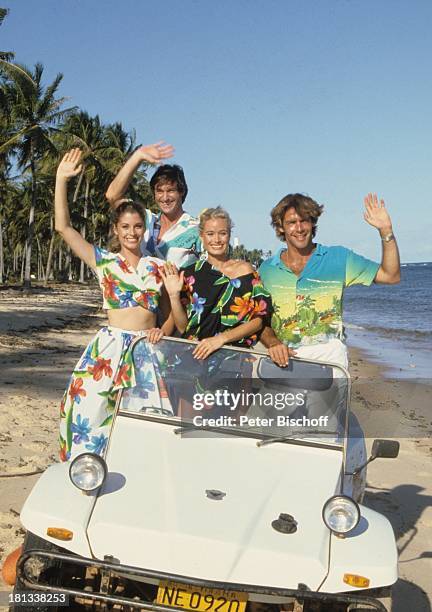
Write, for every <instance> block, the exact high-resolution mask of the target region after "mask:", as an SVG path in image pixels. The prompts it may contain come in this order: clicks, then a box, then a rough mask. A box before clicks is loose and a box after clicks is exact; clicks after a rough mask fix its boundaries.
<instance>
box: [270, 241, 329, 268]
mask: <svg viewBox="0 0 432 612" xmlns="http://www.w3.org/2000/svg"><path fill="white" fill-rule="evenodd" d="M285 250H286V246H283V247H281V248H280V249H278V251H277V252H276V253H275V254H274V255H273V256H272V257H270V259H269V260H268V263H269V265H270V266H274V267H276V268H284V269H287V268H286V266H285V265H284V264H283V263H282V261H281V253H282V251H285ZM327 252H328V247H326V246H324V245H323V244H320V243H319V242H317V243H316V247H315V250H314V252H313V253H312V257H322V256H323V255H325V254H326V253H327ZM312 257H311V259H312Z"/></svg>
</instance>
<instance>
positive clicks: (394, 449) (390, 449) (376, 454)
mask: <svg viewBox="0 0 432 612" xmlns="http://www.w3.org/2000/svg"><path fill="white" fill-rule="evenodd" d="M399 447H400V444H399V442H398V441H397V440H374V441H373V444H372V452H371V456H370V457H369V459H368V460H367V461H366V463H363V465H360V466H358V467H357V468H356V469H355V470H354V472H347V475H348V476H355V475H356V474H358V473H359V472H361V471H362V469H363V468H365V467H366V466H367V465H368V464H369V463H371V461H375V459H396V457H397V456H398V455H399Z"/></svg>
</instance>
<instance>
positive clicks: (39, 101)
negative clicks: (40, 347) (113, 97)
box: [0, 63, 75, 291]
mask: <svg viewBox="0 0 432 612" xmlns="http://www.w3.org/2000/svg"><path fill="white" fill-rule="evenodd" d="M16 66H18V68H19V72H17V71H16V70H15V69H12V70H11V69H9V67H7V66H3V69H4V71H5V72H6V73H7V74H8V76H9V77H10V79H11V80H12V81H13V84H14V94H15V99H14V105H13V111H12V116H13V119H14V123H15V126H16V128H15V133H14V135H13V136H12V137H11V138H10V139H9V140H8V141H7V142H5V143H4V144H2V145H1V146H0V154H1V153H3V152H4V151H7V150H8V149H9V148H11V147H13V146H16V147H17V161H18V167H19V168H20V169H22V170H23V171H30V175H31V204H30V211H29V217H28V233H27V241H26V260H25V274H24V290H25V291H26V290H29V289H30V286H31V276H30V273H31V252H32V242H33V233H34V218H35V208H36V201H37V172H38V165H39V163H40V161H41V160H42V159H43V157H44V156H45V155H46V154H47V153H49V152H51V153H53V152H54V151H55V146H54V143H53V141H52V134H53V132H54V131H55V126H56V125H57V124H58V123H59V122H60V121H61V120H62V119H63V118H64V117H65V116H67V115H68V114H69V113H70V112H72V111H73V110H75V107H74V108H69V109H61V107H62V106H63V104H64V102H65V100H66V98H57V97H56V93H57V89H58V87H59V85H60V83H61V80H62V78H63V75H62V74H58V75H57V76H56V78H55V79H54V81H53V82H52V83H51V84H50V85H48V86H47V87H44V86H43V85H42V75H43V66H42V64H39V63H37V64H36V65H35V68H34V71H31V70H30V69H29V68H27V67H26V66H23V65H17V64H15V65H14V67H16ZM22 74H24V75H25V76H22Z"/></svg>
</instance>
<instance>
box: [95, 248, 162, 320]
mask: <svg viewBox="0 0 432 612" xmlns="http://www.w3.org/2000/svg"><path fill="white" fill-rule="evenodd" d="M94 249H95V257H96V274H97V277H98V280H99V284H100V287H101V289H102V292H103V308H106V309H108V310H111V309H114V308H129V307H130V306H142V307H143V308H146V309H147V310H150V312H156V310H157V308H158V305H159V299H160V295H161V288H162V277H161V275H160V274H159V267H160V266H162V265H163V263H164V262H163V261H162V260H161V259H158V258H157V257H141V259H140V260H139V262H138V266H137V268H133V267H132V266H131V265H130V264H129V262H128V261H127V260H126V259H125V258H124V257H123V256H122V255H120V253H110V251H106V250H105V249H101V248H100V247H97V246H95V247H94Z"/></svg>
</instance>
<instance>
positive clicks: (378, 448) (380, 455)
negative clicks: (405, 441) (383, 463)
mask: <svg viewBox="0 0 432 612" xmlns="http://www.w3.org/2000/svg"><path fill="white" fill-rule="evenodd" d="M399 447H400V444H399V442H398V441H397V440H374V441H373V445H372V453H371V460H373V459H395V458H396V457H397V456H398V455H399Z"/></svg>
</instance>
